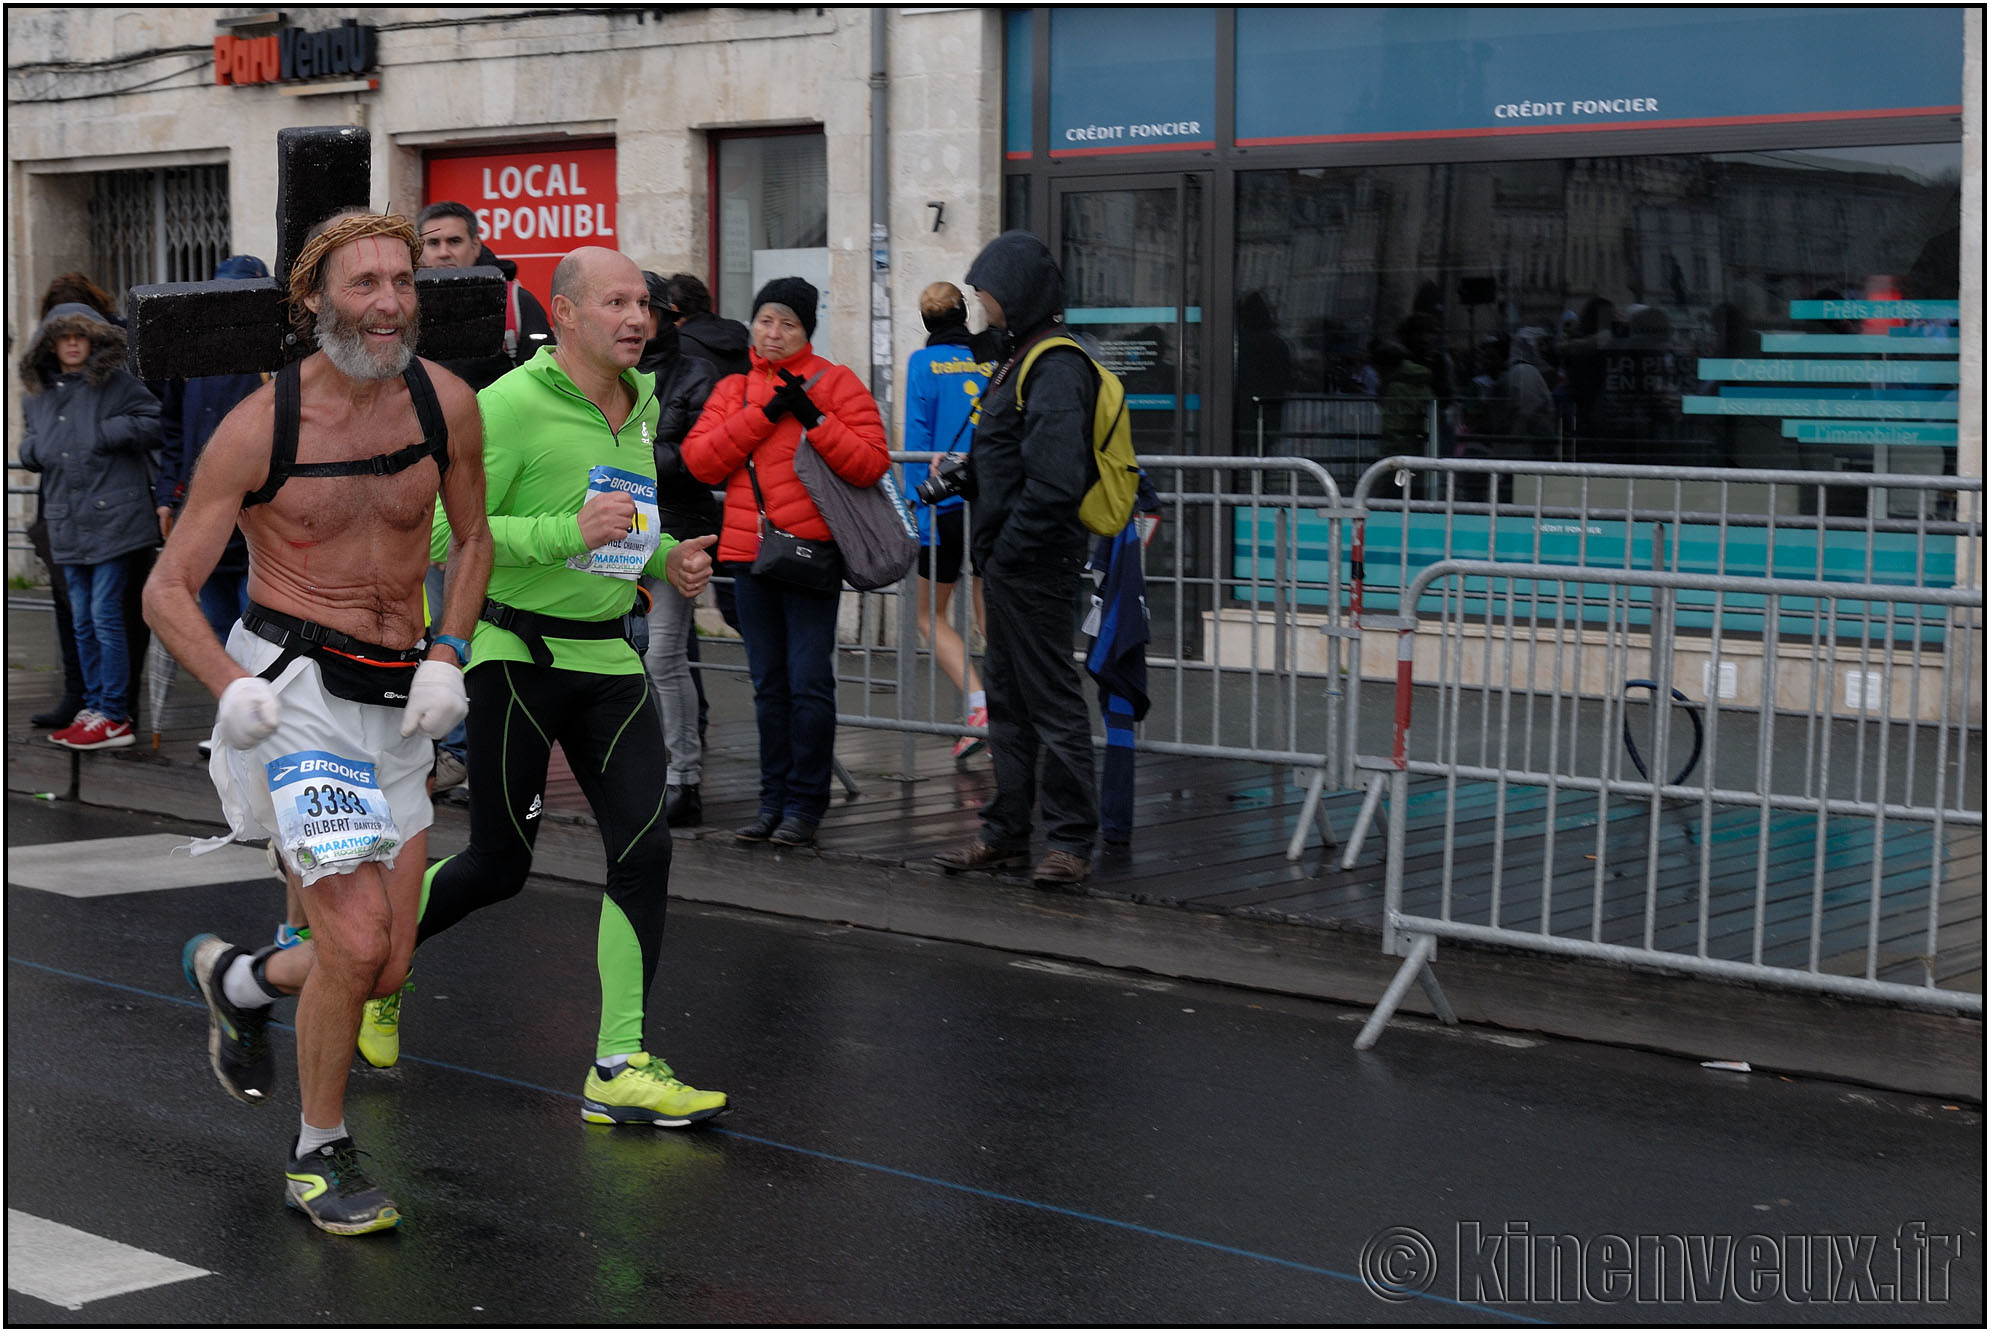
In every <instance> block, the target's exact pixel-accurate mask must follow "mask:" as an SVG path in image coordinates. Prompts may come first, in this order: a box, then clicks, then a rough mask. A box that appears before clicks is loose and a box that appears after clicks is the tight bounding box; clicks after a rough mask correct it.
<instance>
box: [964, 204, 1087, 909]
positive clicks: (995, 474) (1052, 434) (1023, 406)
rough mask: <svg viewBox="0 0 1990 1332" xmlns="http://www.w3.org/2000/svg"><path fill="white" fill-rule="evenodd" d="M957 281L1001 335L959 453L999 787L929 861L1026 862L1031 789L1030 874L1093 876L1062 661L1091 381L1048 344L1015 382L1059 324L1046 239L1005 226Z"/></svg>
mask: <svg viewBox="0 0 1990 1332" xmlns="http://www.w3.org/2000/svg"><path fill="white" fill-rule="evenodd" d="M967 281H968V284H969V285H970V286H972V287H973V288H974V289H975V295H976V297H977V298H978V299H979V300H980V301H981V305H982V308H983V309H984V310H985V311H987V314H988V323H989V325H990V326H991V327H995V328H1003V329H1007V330H1008V332H1009V334H1010V337H1011V340H1012V348H1011V350H1010V352H1009V355H1008V359H1007V360H1005V361H1004V362H1003V363H1002V365H1001V366H1000V368H998V369H997V370H996V372H995V375H994V377H993V378H992V379H991V380H990V381H989V384H988V387H987V388H986V389H985V390H984V391H983V392H982V395H981V417H980V420H979V421H978V423H977V424H976V426H975V431H974V448H973V450H972V451H971V452H970V453H969V455H968V457H969V459H970V463H971V466H972V468H973V478H974V492H973V497H972V499H971V501H970V503H971V504H972V513H971V517H972V523H971V534H970V537H969V541H968V551H969V554H970V555H971V556H972V558H973V561H974V567H975V569H976V570H977V571H978V572H979V573H980V575H981V578H982V589H983V592H984V594H985V599H986V602H987V610H988V651H987V654H986V656H984V657H983V659H982V675H983V680H984V682H985V683H986V685H987V691H988V747H989V749H991V750H992V751H993V752H994V759H995V798H994V799H993V800H992V801H990V802H989V803H988V804H987V805H986V806H984V807H983V809H982V811H981V835H980V837H979V838H977V839H976V840H975V841H972V842H969V843H968V844H967V845H966V846H964V847H961V848H959V849H958V850H955V851H949V852H947V853H945V854H943V855H940V856H937V857H935V859H936V860H937V861H938V862H939V864H940V866H941V868H943V869H946V870H948V871H956V870H970V869H1004V868H1009V867H1011V866H1017V865H1022V864H1024V863H1026V862H1027V861H1028V859H1029V841H1030V822H1031V815H1032V813H1033V812H1034V810H1035V808H1036V806H1037V804H1038V795H1039V791H1040V793H1041V797H1042V800H1041V804H1042V812H1043V824H1044V833H1045V837H1046V840H1047V841H1048V842H1049V847H1050V849H1049V853H1048V854H1047V855H1045V856H1044V858H1043V860H1042V861H1040V862H1039V863H1038V864H1037V866H1036V870H1035V879H1036V882H1037V883H1038V884H1040V885H1044V886H1057V885H1069V884H1076V883H1079V882H1081V881H1082V880H1083V879H1084V877H1085V875H1086V874H1087V873H1089V872H1090V869H1091V855H1092V844H1093V841H1094V840H1095V839H1096V838H1097V835H1098V829H1099V812H1098V809H1099V805H1098V779H1097V776H1096V773H1095V770H1094V767H1093V761H1092V726H1091V713H1090V711H1089V710H1088V708H1087V706H1086V702H1085V687H1084V678H1083V676H1082V675H1081V674H1080V672H1079V670H1078V667H1077V665H1076V663H1075V662H1073V661H1072V658H1071V646H1072V638H1073V630H1074V629H1075V627H1076V623H1077V606H1078V597H1079V592H1080V589H1081V586H1082V581H1083V570H1084V566H1085V556H1086V553H1087V547H1088V544H1089V540H1090V538H1089V534H1088V533H1087V532H1086V530H1085V527H1084V524H1083V523H1081V522H1080V521H1079V519H1078V504H1079V501H1080V500H1082V499H1083V498H1084V494H1085V489H1086V487H1087V486H1089V485H1090V484H1091V480H1092V467H1093V463H1092V444H1091V438H1092V407H1093V404H1094V402H1095V401H1096V399H1097V396H1098V378H1097V375H1096V372H1095V371H1094V370H1093V368H1092V365H1091V362H1090V361H1089V360H1088V359H1087V358H1086V357H1085V356H1084V354H1083V353H1081V352H1079V351H1078V350H1077V349H1075V348H1065V347H1054V348H1052V349H1050V350H1049V351H1046V352H1044V353H1043V354H1042V355H1041V356H1039V357H1038V358H1037V360H1036V362H1035V363H1034V365H1033V366H1032V367H1031V369H1030V372H1029V382H1028V384H1027V385H1022V386H1019V385H1018V384H1017V382H1016V379H1015V375H1016V372H1017V369H1018V367H1019V366H1020V365H1021V362H1022V358H1023V356H1024V354H1025V353H1026V352H1028V350H1029V348H1030V346H1031V345H1032V344H1033V343H1035V342H1037V341H1038V340H1040V339H1042V338H1044V337H1047V336H1049V335H1051V334H1053V333H1061V332H1063V331H1064V318H1063V315H1064V275H1063V274H1062V273H1061V272H1060V271H1059V270H1058V267H1057V262H1056V260H1054V259H1052V258H1051V255H1050V251H1049V250H1048V249H1047V248H1046V247H1045V246H1044V244H1043V242H1042V241H1040V240H1038V239H1037V238H1036V237H1035V236H1033V235H1031V234H1030V233H1029V232H1027V231H1007V232H1004V233H1002V235H1000V236H998V237H996V238H995V239H994V240H992V241H990V242H989V243H988V245H987V247H986V248H985V249H983V250H982V252H981V254H980V256H979V257H978V258H976V259H975V261H974V265H973V267H971V268H969V269H968V271H967ZM1019 387H1020V388H1022V390H1023V392H1022V393H1021V395H1020V396H1021V400H1020V401H1019V395H1018V389H1019ZM1039 768H1041V772H1039ZM1039 783H1040V786H1039Z"/></svg>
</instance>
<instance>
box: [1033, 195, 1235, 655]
mask: <svg viewBox="0 0 1990 1332" xmlns="http://www.w3.org/2000/svg"><path fill="white" fill-rule="evenodd" d="M1209 194H1210V192H1209V189H1208V176H1207V173H1202V172H1186V173H1179V174H1174V173H1171V174H1166V175H1145V176H1113V177H1105V178H1100V177H1093V178H1091V179H1086V180H1064V181H1058V182H1056V183H1055V184H1054V185H1053V186H1052V197H1051V210H1050V211H1051V227H1052V235H1051V238H1050V248H1051V251H1052V253H1054V254H1056V255H1057V257H1058V262H1059V264H1060V265H1062V267H1063V269H1064V288H1065V310H1064V318H1065V320H1066V322H1068V323H1069V324H1070V325H1071V327H1072V331H1073V332H1075V333H1077V334H1079V335H1081V336H1082V337H1083V338H1085V339H1086V340H1088V341H1089V342H1090V343H1091V345H1092V350H1093V352H1094V354H1095V355H1097V356H1098V357H1099V359H1100V362H1101V363H1102V364H1103V365H1105V366H1106V368H1107V369H1109V370H1111V371H1112V372H1113V373H1115V374H1117V375H1118V376H1119V377H1120V380H1121V381H1122V382H1123V383H1124V384H1125V385H1126V405H1127V409H1128V411H1129V412H1130V413H1131V415H1132V418H1133V447H1134V451H1135V452H1137V453H1141V454H1195V453H1203V452H1207V450H1206V449H1205V448H1204V447H1203V442H1202V441H1203V429H1204V426H1203V422H1204V413H1203V366H1204V364H1205V362H1206V358H1205V356H1204V348H1203V339H1204V323H1203V309H1204V306H1205V299H1204V292H1205V284H1206V281H1207V276H1206V275H1207V269H1206V267H1205V265H1204V262H1203V238H1204V237H1205V236H1206V235H1207V234H1208V232H1209V219H1208V216H1207V209H1208V207H1209ZM1173 527H1174V524H1173V523H1172V522H1163V523H1162V525H1161V530H1160V532H1159V533H1158V534H1157V535H1156V536H1155V539H1154V544H1153V546H1152V547H1151V548H1150V549H1149V552H1148V557H1147V567H1148V569H1149V571H1150V580H1149V582H1148V585H1147V598H1148V608H1149V610H1150V612H1151V615H1152V620H1153V636H1154V647H1155V650H1156V651H1167V652H1173V651H1181V650H1184V649H1186V650H1189V651H1193V650H1194V647H1195V644H1196V642H1197V641H1198V640H1199V638H1200V633H1199V613H1200V612H1201V611H1202V610H1204V609H1206V607H1201V606H1189V605H1180V606H1179V612H1180V613H1179V615H1177V609H1178V605H1177V600H1178V599H1177V595H1176V593H1177V589H1176V587H1175V585H1174V584H1173V583H1172V582H1169V581H1167V580H1163V579H1159V578H1155V577H1153V576H1152V575H1153V574H1154V573H1155V572H1158V571H1161V570H1166V569H1171V568H1175V567H1177V565H1176V561H1177V558H1178V551H1185V552H1190V553H1192V552H1195V551H1206V550H1208V549H1209V546H1208V542H1209V540H1210V537H1211V535H1212V534H1211V533H1209V532H1207V531H1201V530H1197V531H1189V532H1179V531H1174V530H1172V529H1173ZM1191 564H1192V561H1184V562H1183V563H1182V564H1181V565H1180V566H1179V567H1180V568H1182V569H1183V570H1184V571H1185V572H1186V571H1187V569H1188V568H1190V567H1191ZM1178 628H1179V630H1180V633H1179V634H1178V633H1177V629H1178Z"/></svg>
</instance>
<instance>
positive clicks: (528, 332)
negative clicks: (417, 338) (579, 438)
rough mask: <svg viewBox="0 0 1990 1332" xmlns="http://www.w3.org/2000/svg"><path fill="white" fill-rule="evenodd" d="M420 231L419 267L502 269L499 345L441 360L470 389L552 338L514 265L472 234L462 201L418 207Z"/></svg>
mask: <svg viewBox="0 0 1990 1332" xmlns="http://www.w3.org/2000/svg"><path fill="white" fill-rule="evenodd" d="M415 230H417V231H419V232H420V233H421V266H422V267H423V268H475V267H478V266H480V265H481V266H483V267H488V268H495V269H497V270H498V272H500V273H502V274H504V289H505V313H504V350H503V351H501V352H494V353H492V354H491V355H489V356H476V357H471V358H469V359H468V360H462V361H444V362H442V365H443V367H444V368H445V369H448V370H449V371H451V372H453V373H454V374H455V375H456V376H457V377H458V378H459V379H461V380H462V381H463V382H464V383H466V384H468V385H469V386H470V387H471V388H473V389H478V390H482V389H484V388H485V387H487V386H489V385H490V384H491V383H492V382H494V381H495V380H496V379H497V377H498V376H499V375H502V374H504V373H505V372H506V371H508V370H510V369H512V368H513V367H514V366H520V365H524V364H525V363H526V362H527V361H529V360H531V359H532V358H533V357H534V356H536V355H538V354H539V349H540V348H541V347H543V346H546V345H547V344H548V343H550V342H551V341H552V340H553V324H552V321H551V320H549V319H547V318H546V308H545V307H544V306H542V305H541V304H539V298H538V297H536V296H534V295H533V294H532V293H531V292H529V291H527V290H526V289H525V288H524V287H523V286H521V285H519V281H518V265H517V264H514V263H513V262H511V260H509V259H500V258H498V257H497V256H496V255H495V254H492V253H491V247H490V246H488V245H486V244H484V243H483V241H481V240H480V239H478V232H477V215H476V214H475V213H473V212H471V211H470V209H469V206H468V205H466V204H460V203H457V202H456V201H455V200H453V199H438V200H436V202H434V203H432V204H430V205H429V206H428V207H426V208H424V209H422V210H421V216H420V217H419V218H417V219H416V221H415Z"/></svg>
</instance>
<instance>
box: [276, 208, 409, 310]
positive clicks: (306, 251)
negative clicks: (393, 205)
mask: <svg viewBox="0 0 1990 1332" xmlns="http://www.w3.org/2000/svg"><path fill="white" fill-rule="evenodd" d="M373 236H391V237H393V238H395V239H396V240H399V241H400V242H401V243H402V244H404V245H406V246H407V247H408V260H409V262H410V263H412V264H413V265H414V266H415V267H417V268H419V267H420V266H421V237H420V236H419V235H418V234H417V233H416V232H415V227H414V223H412V222H410V221H408V219H407V218H405V217H402V216H401V215H400V214H399V213H348V214H346V215H345V216H343V217H339V218H335V219H333V220H332V221H331V222H330V223H328V224H327V225H326V227H325V229H324V230H323V231H321V232H319V233H318V234H317V235H316V236H313V237H312V238H311V239H310V240H309V241H307V242H305V245H304V248H303V250H302V251H300V252H299V253H298V256H297V260H296V262H295V263H293V264H291V266H290V322H291V323H292V324H293V325H295V326H296V328H297V331H298V332H300V333H305V332H309V331H310V329H311V326H312V324H313V323H314V322H315V321H316V319H317V316H316V315H314V314H312V313H311V311H310V308H309V307H308V306H306V305H305V304H304V298H305V297H306V296H309V295H310V294H311V293H312V292H314V291H316V290H318V277H319V270H320V269H322V268H323V267H324V264H325V259H326V257H327V256H328V255H330V254H331V253H332V252H333V251H334V250H337V249H339V248H340V247H342V246H346V245H350V244H352V243H353V242H354V241H361V240H366V239H368V238H369V237H373Z"/></svg>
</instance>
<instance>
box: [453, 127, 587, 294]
mask: <svg viewBox="0 0 1990 1332" xmlns="http://www.w3.org/2000/svg"><path fill="white" fill-rule="evenodd" d="M425 165H426V172H425V180H424V189H423V197H424V199H425V201H426V202H428V203H435V202H438V201H440V200H443V199H453V200H455V201H456V202H457V203H460V204H464V205H466V206H467V207H468V208H469V209H470V211H471V212H473V213H475V214H476V215H477V227H478V231H479V233H480V234H481V235H482V237H483V242H484V244H485V245H487V246H489V247H490V249H491V251H492V253H494V254H496V255H497V256H498V257H499V258H500V259H509V260H510V261H512V262H513V263H515V264H517V265H518V280H519V282H521V283H522V284H524V286H525V289H526V290H527V291H529V292H531V293H532V294H533V295H534V296H537V297H538V298H539V303H540V304H542V305H544V306H546V307H547V308H548V310H549V311H550V309H551V306H552V288H553V269H554V268H555V267H557V266H558V264H559V262H560V260H561V259H563V258H565V257H566V256H567V255H568V254H569V253H571V252H572V251H574V250H577V249H579V248H580V247H581V246H583V245H605V246H607V247H608V248H610V249H619V248H620V242H619V241H618V239H617V237H616V225H617V224H616V217H615V203H616V198H617V195H616V185H615V146H614V145H613V144H612V143H610V144H601V143H595V144H590V145H587V146H583V147H577V146H575V145H573V144H569V143H553V144H524V145H508V146H506V147H504V148H501V149H492V150H490V151H478V152H474V153H462V152H455V151H450V152H446V153H436V154H432V155H431V156H430V157H429V159H428V161H427V163H426V164H425Z"/></svg>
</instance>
